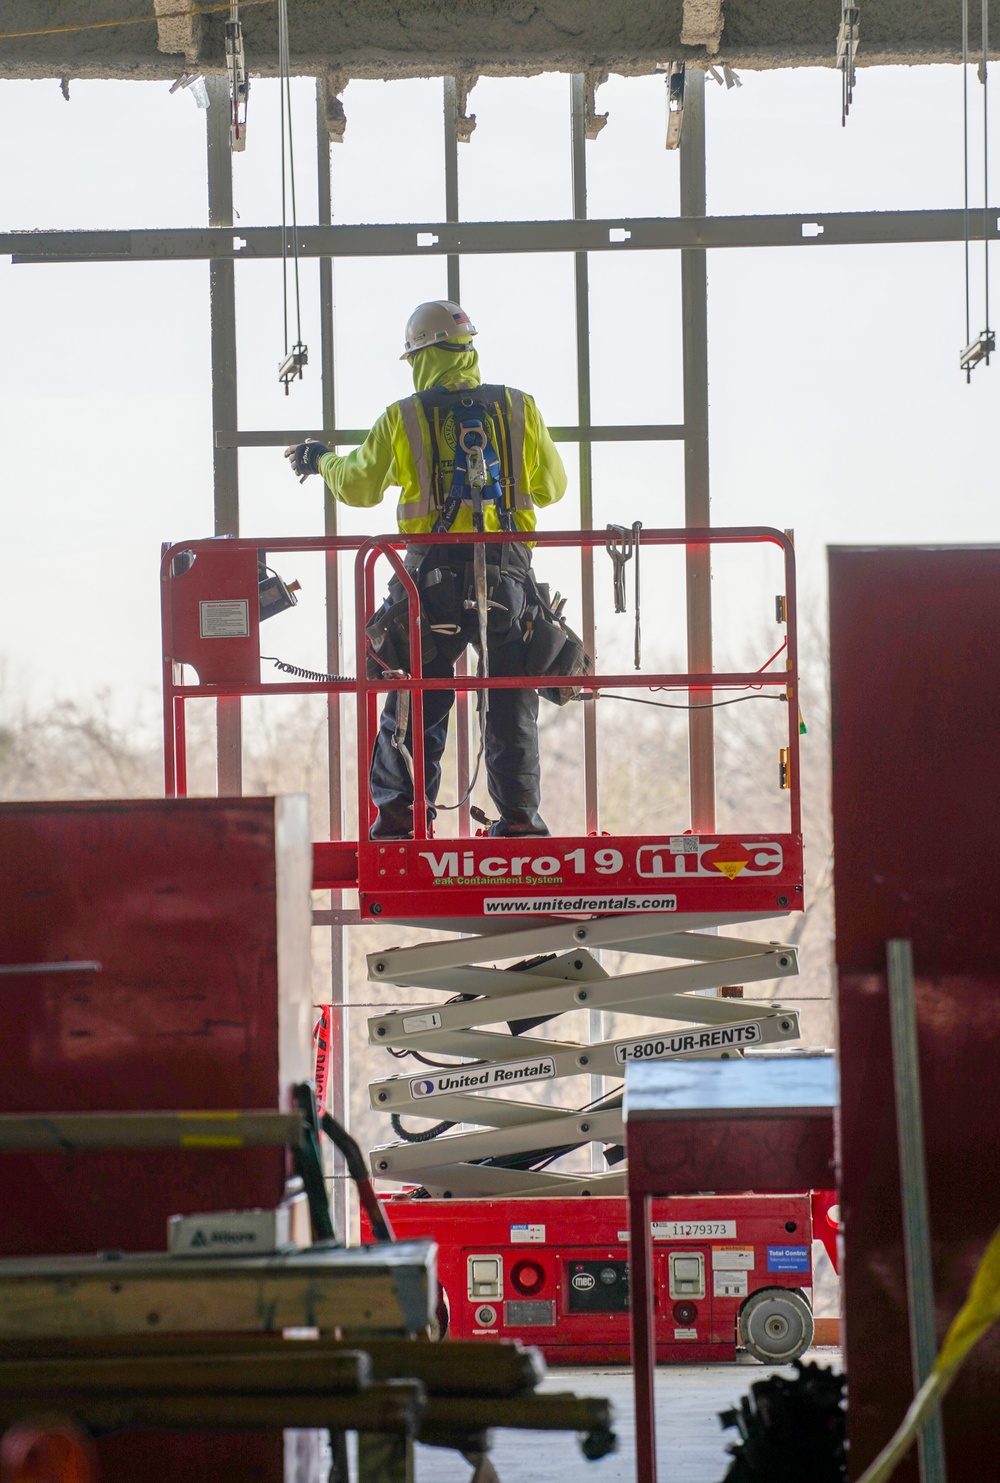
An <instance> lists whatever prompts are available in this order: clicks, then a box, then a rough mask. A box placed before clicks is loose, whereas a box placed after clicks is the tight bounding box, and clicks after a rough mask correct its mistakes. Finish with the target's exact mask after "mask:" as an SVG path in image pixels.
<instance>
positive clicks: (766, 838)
mask: <svg viewBox="0 0 1000 1483" xmlns="http://www.w3.org/2000/svg"><path fill="white" fill-rule="evenodd" d="M475 539H476V540H478V541H483V542H485V543H486V544H488V545H496V544H502V543H505V542H516V541H517V540H518V539H519V537H518V536H517V535H511V534H507V533H503V532H495V533H488V534H485V535H480V536H477V537H475ZM532 540H533V542H534V544H535V546H536V547H537V548H538V549H539V552H540V553H541V555H542V557H544V552H545V551H546V550H548V549H550V548H553V549H566V548H588V547H589V548H593V547H600V548H603V546H604V544H605V533H604V532H603V531H601V532H597V531H555V532H542V531H536V532H533V534H532ZM472 542H473V536H472V535H471V534H464V535H450V536H445V537H442V536H411V537H409V538H408V544H409V545H411V546H413V545H420V544H421V543H423V544H431V543H433V544H434V545H441V544H445V543H454V544H459V545H461V544H465V545H469V544H471V543H472ZM642 542H643V550H644V551H645V552H646V553H649V552H651V551H652V550H655V549H656V548H657V547H669V546H683V547H691V546H706V545H711V546H715V545H730V546H732V545H746V546H754V545H767V544H773V545H775V546H777V547H778V548H779V549H780V550H781V552H782V555H783V558H784V584H783V585H784V589H785V590H784V592H783V593H782V594H781V599H780V604H779V606H780V611H781V614H782V621H783V623H784V624H785V626H786V637H785V642H784V643H783V644H782V646H781V648H780V649H779V651H778V654H776V655H775V656H773V657H772V660H771V661H769V662H768V663H767V665H766V666H765V667H762V668H761V669H759V670H754V671H750V672H747V673H709V674H667V673H650V672H646V671H643V672H632V673H625V674H593V675H590V676H587V677H586V681H585V684H584V685H583V687H582V694H581V697H580V703H581V704H583V705H587V704H589V703H592V702H593V698H595V697H596V696H597V695H598V694H599V693H600V692H602V691H605V692H606V691H611V690H624V691H625V692H626V693H631V692H642V691H669V690H674V691H680V692H687V693H689V694H692V695H697V696H698V697H700V701H701V703H711V701H712V700H713V698H714V697H715V696H717V695H723V694H725V695H733V694H736V693H739V692H745V691H748V690H750V689H757V690H759V691H766V692H770V693H771V694H774V695H779V696H784V697H785V699H786V700H787V702H788V705H787V745H786V746H785V747H783V748H782V749H781V757H780V761H779V759H778V758H776V759H775V761H776V765H779V766H780V769H781V776H782V784H783V786H784V787H785V788H786V789H787V794H788V803H789V817H788V828H787V831H785V832H781V833H766V834H760V833H754V832H745V833H744V832H740V833H727V834H711V835H706V834H702V835H695V834H692V833H690V832H685V831H683V830H682V829H681V828H680V827H679V825H680V822H681V821H678V827H677V828H676V829H675V830H674V831H672V832H669V833H666V834H651V835H633V836H627V837H616V836H611V835H606V834H604V833H601V834H598V835H595V834H589V833H587V832H586V830H585V829H581V832H580V833H579V834H577V835H572V836H567V837H564V838H559V839H550V838H546V839H541V840H537V839H536V840H532V841H530V842H529V843H528V844H526V843H525V842H524V841H523V840H512V839H488V838H485V837H482V836H481V835H480V836H477V835H474V834H473V835H470V836H466V837H465V838H462V839H459V840H454V839H448V840H445V839H441V838H433V837H429V831H428V827H427V825H426V823H425V822H424V820H425V808H424V804H425V798H424V795H423V784H422V779H423V733H422V725H421V722H422V712H423V696H424V694H426V693H427V692H428V691H430V690H433V689H438V690H455V691H458V692H459V693H464V694H474V693H475V692H477V691H478V690H480V689H484V688H485V689H496V688H500V687H521V688H533V689H543V688H550V687H553V686H558V685H559V684H560V683H562V684H564V685H566V686H567V687H571V688H573V689H580V688H581V681H580V679H579V677H578V678H577V679H574V680H565V681H560V680H559V679H558V678H556V677H552V676H544V677H526V678H509V677H503V678H501V677H494V676H491V677H489V678H481V677H479V676H474V675H458V676H456V678H455V679H454V680H441V679H432V678H426V677H424V676H423V675H422V673H421V666H420V662H419V657H418V658H417V661H416V663H415V664H414V665H413V673H412V674H410V675H402V674H389V675H384V676H380V677H379V678H378V679H375V680H370V679H368V678H367V677H366V672H365V671H366V636H365V624H366V622H367V621H368V619H369V618H370V617H371V616H372V614H373V613H374V611H375V609H376V607H377V605H378V601H377V598H376V587H375V566H376V563H377V562H378V560H379V558H380V557H382V558H385V559H386V560H387V562H388V564H389V566H390V568H391V569H392V571H393V572H394V573H395V575H396V576H397V578H398V579H399V581H400V582H401V583H402V585H403V588H404V590H405V592H406V594H407V596H408V597H409V599H410V639H411V652H412V653H413V654H414V655H416V656H419V649H420V645H419V643H418V642H417V637H418V632H419V629H418V623H419V617H418V597H417V590H416V587H415V585H414V583H413V580H412V578H411V577H410V575H409V573H408V572H407V571H406V569H405V567H404V565H403V562H402V559H401V555H400V553H401V551H402V550H403V547H404V544H406V543H404V541H403V540H402V538H400V537H399V536H379V537H372V538H368V537H349V536H319V537H312V538H299V539H291V538H281V539H272V540H267V541H265V540H244V539H230V538H226V537H223V538H216V539H212V540H200V541H191V542H181V543H175V544H174V545H171V546H169V547H166V548H164V551H163V556H162V562H161V573H160V574H161V594H162V627H163V655H164V659H163V697H164V753H165V762H166V778H165V786H166V794H167V796H168V797H175V796H178V795H183V794H185V793H186V791H187V761H186V758H187V748H186V726H185V706H186V704H187V702H188V701H189V700H192V699H205V698H207V697H210V698H214V699H216V700H227V699H238V698H239V697H242V696H278V695H309V694H316V693H321V694H328V695H329V694H340V695H345V696H351V697H352V698H355V699H356V702H357V755H358V757H359V758H364V759H366V758H367V757H368V756H369V755H370V752H371V746H372V743H373V741H374V737H375V734H376V731H377V727H378V705H379V696H380V694H384V693H386V692H387V691H390V690H395V691H409V692H410V693H411V696H412V709H413V716H414V727H413V732H414V740H413V762H414V771H415V774H416V779H417V787H416V800H415V808H414V816H415V820H416V824H415V828H414V838H413V839H409V840H399V841H382V842H378V841H371V840H369V839H368V830H369V826H370V824H371V822H372V820H373V819H374V807H373V805H372V803H371V800H370V798H369V797H368V793H367V789H366V788H364V787H362V788H361V789H360V791H359V797H358V828H357V840H332V839H331V840H319V841H317V842H316V845H315V850H314V858H315V875H314V885H315V887H316V888H317V889H332V890H357V892H358V912H359V920H361V921H370V922H374V921H378V920H381V921H383V922H398V923H408V924H413V925H419V926H422V927H445V928H448V927H450V928H451V929H452V930H456V931H470V930H481V929H482V927H483V926H487V927H493V926H494V925H495V924H496V922H497V919H499V918H504V919H505V921H509V922H511V923H512V924H515V923H516V927H517V929H518V930H519V929H521V928H523V927H527V926H531V925H538V924H542V923H545V922H553V921H559V920H562V921H565V920H567V919H582V920H587V919H590V918H594V917H600V916H607V915H615V916H621V915H628V916H633V917H637V918H638V917H640V916H645V915H648V914H650V913H653V914H665V913H670V916H671V919H672V921H673V924H674V928H675V930H680V931H685V930H690V929H694V928H696V927H699V926H700V927H712V926H715V925H718V924H721V923H739V922H743V921H750V920H754V919H756V918H767V917H774V916H782V915H785V914H786V913H788V912H793V911H796V910H801V907H802V837H801V807H800V801H799V783H798V743H799V737H798V675H797V646H796V627H795V568H794V553H793V549H792V545H791V541H790V540H789V538H788V537H787V536H786V535H784V534H783V533H782V532H780V531H778V530H773V529H770V528H768V527H739V528H731V529H725V528H718V529H713V530H687V529H685V530H643V533H642ZM305 552H321V553H324V555H325V556H326V557H327V560H328V561H330V560H336V559H337V557H338V555H339V553H353V554H354V557H355V570H354V578H355V592H354V597H355V601H354V617H355V653H354V675H353V676H334V675H322V674H319V673H317V672H312V671H299V673H298V674H297V675H296V677H295V678H293V679H291V680H288V681H283V682H277V683H275V682H272V681H270V680H266V681H265V680H264V679H263V678H262V665H261V648H260V624H261V607H260V597H259V581H260V573H261V568H262V564H264V563H266V562H269V561H271V560H283V559H284V558H285V557H286V556H287V555H290V554H297V553H305ZM776 660H777V661H778V663H775V661H776ZM192 671H193V672H194V673H193V677H192V673H191V672H192ZM364 770H365V769H364V766H362V767H361V768H360V769H359V771H360V772H361V773H362V774H363V773H364ZM651 786H655V779H651Z"/></svg>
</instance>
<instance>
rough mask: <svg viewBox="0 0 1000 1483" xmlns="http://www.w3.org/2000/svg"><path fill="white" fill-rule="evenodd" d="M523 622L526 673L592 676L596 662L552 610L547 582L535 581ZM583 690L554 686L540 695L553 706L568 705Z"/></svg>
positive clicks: (577, 686)
mask: <svg viewBox="0 0 1000 1483" xmlns="http://www.w3.org/2000/svg"><path fill="white" fill-rule="evenodd" d="M521 623H522V627H523V629H524V634H525V640H524V641H525V645H526V652H525V665H524V669H525V673H526V674H529V675H565V676H567V677H569V676H572V675H589V674H593V672H594V661H593V658H592V657H591V656H590V655H589V654H588V653H587V651H586V649H585V648H584V645H583V640H582V639H581V638H580V637H579V635H578V634H576V633H574V632H573V630H572V628H570V626H569V624H568V623H567V622H566V621H565V619H563V618H561V617H557V616H556V614H555V613H554V612H553V611H552V608H551V607H550V605H549V588H548V584H547V583H545V582H535V581H533V580H532V582H531V588H530V592H529V599H528V604H527V607H526V608H525V613H524V617H523V618H522V620H521ZM581 689H582V687H581V686H579V685H567V686H565V687H563V686H559V687H555V686H552V687H546V688H545V689H544V690H539V692H538V693H539V695H541V696H543V697H544V699H545V700H550V701H551V702H552V704H553V705H566V704H567V702H569V701H571V700H575V699H576V698H577V696H578V695H579V694H580V693H581Z"/></svg>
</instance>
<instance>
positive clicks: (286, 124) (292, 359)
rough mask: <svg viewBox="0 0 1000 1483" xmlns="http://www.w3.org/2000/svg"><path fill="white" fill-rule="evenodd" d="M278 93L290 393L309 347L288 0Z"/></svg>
mask: <svg viewBox="0 0 1000 1483" xmlns="http://www.w3.org/2000/svg"><path fill="white" fill-rule="evenodd" d="M278 92H279V96H280V109H281V288H282V306H283V320H284V346H285V354H284V358H283V359H282V361H281V364H280V365H279V367H278V380H279V381H280V382H281V383H282V385H283V386H284V388H285V395H286V396H287V395H288V392H289V388H290V386H291V383H292V382H293V381H295V380H299V381H301V380H302V368H303V366H306V365H308V363H309V350H308V347H307V346H306V345H304V344H303V343H302V298H301V293H300V290H299V222H298V213H297V211H296V206H295V140H294V136H293V133H292V78H291V53H290V51H289V46H288V0H278ZM289 198H290V199H291V206H292V260H293V263H294V284H295V344H294V345H293V346H292V347H291V349H289V344H288V201H289Z"/></svg>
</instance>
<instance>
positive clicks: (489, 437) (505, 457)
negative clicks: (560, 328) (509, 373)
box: [416, 386, 520, 533]
mask: <svg viewBox="0 0 1000 1483" xmlns="http://www.w3.org/2000/svg"><path fill="white" fill-rule="evenodd" d="M416 400H417V401H418V402H419V403H420V405H421V407H422V408H423V412H424V416H425V417H426V419H427V426H428V429H429V431H430V435H431V493H432V498H433V499H434V502H435V504H436V505H437V506H438V517H437V520H436V521H435V523H434V530H435V532H436V533H447V532H448V531H450V530H451V528H452V526H453V525H454V524H455V521H456V519H457V517H458V512H459V510H460V509H461V507H462V505H463V504H472V505H473V507H474V506H475V499H474V497H473V488H474V484H473V478H472V475H471V472H470V466H469V457H470V449H473V448H474V449H478V450H479V451H480V452H481V453H482V465H483V468H484V469H485V474H486V479H485V482H484V483H479V482H478V481H479V474H478V472H477V474H476V481H477V486H478V487H479V488H480V489H481V490H483V491H485V490H486V489H487V488H488V489H489V490H490V494H489V496H488V497H489V499H490V501H491V502H492V504H493V507H494V509H495V510H496V516H497V523H498V525H499V526H500V529H501V530H513V528H514V519H513V516H514V510H515V508H516V499H517V482H518V474H519V473H520V469H517V468H515V462H514V449H513V446H512V440H511V429H510V420H509V418H508V416H507V388H506V387H505V386H473V387H469V388H467V389H465V390H462V391H446V390H445V389H444V388H442V387H435V388H434V389H433V390H432V391H423V392H418V393H417V394H416ZM449 418H450V419H451V421H452V426H453V428H454V437H455V451H454V463H453V466H452V476H451V485H450V487H449V489H448V492H447V494H445V493H444V490H443V487H442V486H443V470H442V460H441V448H442V444H444V442H445V441H446V439H447V431H446V429H447V426H448V420H449ZM476 528H477V527H476V525H475V510H474V508H473V529H476ZM482 528H483V527H482V525H480V526H479V527H478V529H480V530H481V529H482Z"/></svg>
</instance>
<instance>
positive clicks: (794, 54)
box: [0, 0, 1000, 79]
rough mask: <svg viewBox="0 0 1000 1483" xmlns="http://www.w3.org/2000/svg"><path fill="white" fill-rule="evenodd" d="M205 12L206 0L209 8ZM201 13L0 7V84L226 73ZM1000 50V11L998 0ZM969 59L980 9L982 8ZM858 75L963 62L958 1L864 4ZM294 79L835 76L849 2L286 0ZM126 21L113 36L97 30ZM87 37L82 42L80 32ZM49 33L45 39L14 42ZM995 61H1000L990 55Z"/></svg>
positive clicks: (218, 32)
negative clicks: (680, 70)
mask: <svg viewBox="0 0 1000 1483" xmlns="http://www.w3.org/2000/svg"><path fill="white" fill-rule="evenodd" d="M204 3H205V0H202V4H204ZM196 4H197V0H87V4H86V5H81V4H80V3H79V0H18V3H17V4H16V5H12V4H9V3H7V4H3V5H0V77H3V76H5V77H64V76H65V77H106V78H134V79H142V78H173V77H176V76H177V75H178V74H179V73H180V72H181V71H182V70H183V69H184V68H185V67H186V68H188V69H190V68H191V67H197V68H198V69H199V70H201V71H209V72H211V71H221V70H223V27H224V24H225V21H226V18H227V12H226V10H224V9H217V10H214V11H212V12H211V13H209V14H203V15H197V16H192V15H185V14H182V12H185V11H190V10H191V9H193V8H195V7H196ZM989 8H990V21H991V26H992V27H993V31H992V34H993V35H995V36H996V37H997V38H998V41H1000V0H989ZM970 9H972V10H973V11H974V16H973V17H972V19H971V28H972V35H971V37H970V42H971V44H972V46H973V47H978V45H979V21H978V17H979V6H978V5H974V6H971V7H970ZM860 10H861V20H860V37H861V41H860V49H859V53H858V65H859V66H865V65H867V66H874V65H886V64H893V63H903V64H913V63H926V62H954V61H957V60H958V57H959V54H960V42H961V7H960V0H906V3H905V4H901V3H900V0H861V4H860ZM288 12H289V32H290V38H291V56H292V70H293V71H294V72H295V73H298V74H302V75H307V76H317V75H324V74H328V73H329V74H333V75H336V76H338V77H340V78H343V77H358V78H363V77H368V78H385V79H389V78H398V77H427V76H440V75H450V74H464V75H469V74H474V73H480V74H484V75H493V76H497V75H500V76H503V75H509V76H525V75H530V74H533V73H538V72H543V71H559V72H581V71H587V70H594V69H598V70H604V71H612V72H618V73H625V74H635V73H646V72H652V71H654V70H655V69H656V67H657V65H658V64H662V63H664V62H667V61H670V60H687V61H693V62H698V61H714V60H716V59H718V61H720V62H728V63H729V64H730V66H733V67H744V68H749V69H765V68H771V67H794V66H833V65H834V58H835V51H836V38H837V30H838V27H839V24H840V13H841V7H840V0H614V3H609V0H404V3H400V0H363V3H358V0H288ZM241 20H242V22H243V29H244V35H245V39H246V52H247V63H248V66H249V68H250V70H251V73H255V74H257V75H258V76H269V75H274V73H275V72H276V57H277V9H276V6H275V4H274V3H273V0H267V3H264V4H256V5H252V6H251V5H244V6H243V7H242V8H241ZM102 22H104V23H106V22H115V23H117V24H112V25H101V24H100V23H102ZM81 27H85V29H79V28H81ZM35 31H43V32H47V33H48V34H44V35H20V36H15V35H12V34H11V33H14V32H20V33H24V32H35ZM994 54H995V53H994Z"/></svg>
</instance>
